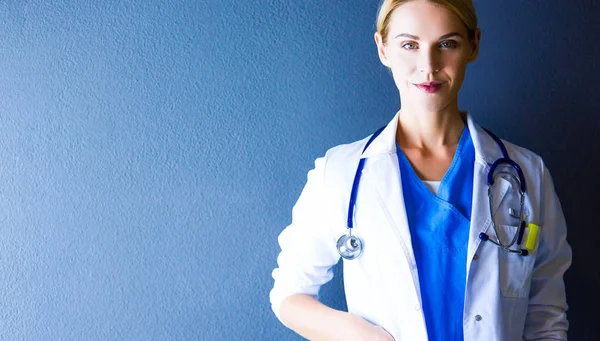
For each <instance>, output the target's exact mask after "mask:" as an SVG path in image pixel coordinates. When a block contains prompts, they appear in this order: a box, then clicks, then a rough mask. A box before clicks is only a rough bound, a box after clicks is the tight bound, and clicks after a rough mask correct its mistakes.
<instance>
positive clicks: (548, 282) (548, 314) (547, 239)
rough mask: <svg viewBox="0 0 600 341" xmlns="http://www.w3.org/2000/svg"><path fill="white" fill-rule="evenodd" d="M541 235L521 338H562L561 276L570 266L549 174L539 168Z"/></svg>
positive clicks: (564, 318) (564, 336)
mask: <svg viewBox="0 0 600 341" xmlns="http://www.w3.org/2000/svg"><path fill="white" fill-rule="evenodd" d="M541 188H542V191H541V208H540V214H541V221H540V223H541V224H540V227H541V236H540V237H541V238H540V239H539V244H538V247H539V249H538V254H537V257H536V261H535V265H534V269H533V276H532V281H531V290H530V294H529V307H528V312H527V318H526V321H525V330H524V333H523V338H524V340H566V339H567V329H568V327H569V322H568V321H567V316H566V310H567V303H566V294H565V284H564V281H563V275H564V273H565V271H566V270H567V269H568V268H569V266H570V265H571V247H570V246H569V244H568V243H567V239H566V237H567V226H566V222H565V218H564V215H563V211H562V208H561V205H560V202H559V200H558V197H557V196H556V193H555V190H554V184H553V182H552V177H551V176H550V173H549V172H548V170H547V169H546V168H545V167H544V168H543V176H542V185H541Z"/></svg>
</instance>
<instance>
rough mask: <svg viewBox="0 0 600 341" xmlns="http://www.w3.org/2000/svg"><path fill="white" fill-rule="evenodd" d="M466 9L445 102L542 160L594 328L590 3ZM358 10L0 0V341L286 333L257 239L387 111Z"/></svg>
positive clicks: (598, 128) (577, 315)
mask: <svg viewBox="0 0 600 341" xmlns="http://www.w3.org/2000/svg"><path fill="white" fill-rule="evenodd" d="M475 2H476V6H477V10H478V14H479V17H480V26H481V27H482V30H483V43H482V48H481V55H480V59H479V60H478V61H477V62H475V63H474V64H473V65H471V66H470V69H469V70H468V75H467V80H466V83H465V86H464V88H463V91H462V93H461V96H460V100H461V107H462V108H463V109H468V110H470V111H471V112H472V113H473V115H474V116H475V117H476V119H477V120H478V121H479V122H480V123H481V124H482V125H484V126H486V127H489V128H491V129H493V130H494V131H495V132H496V133H497V134H499V135H500V136H502V137H504V138H507V139H509V140H511V141H513V142H515V143H518V144H521V145H523V146H525V147H528V148H530V149H533V150H534V151H536V152H538V153H539V154H541V155H542V156H543V157H544V158H545V160H546V162H547V164H548V165H549V167H550V169H551V170H552V172H553V175H554V178H555V182H556V187H557V190H558V193H559V195H560V198H561V200H562V202H563V206H564V209H565V213H566V216H567V220H568V223H569V228H570V231H569V240H570V242H571V243H572V245H573V248H574V261H575V263H574V265H573V267H572V268H571V270H570V271H569V273H568V275H567V285H568V295H569V303H570V306H571V309H570V312H569V316H570V319H571V326H572V327H571V332H570V337H571V338H572V339H577V340H592V339H598V338H600V332H599V330H598V325H597V321H596V316H597V313H596V312H597V310H596V309H595V306H594V305H593V304H594V303H598V302H600V299H599V295H598V293H597V288H598V286H600V272H599V270H598V266H597V265H596V263H595V261H594V260H595V259H597V257H598V256H597V253H596V252H594V251H596V250H597V246H598V245H600V244H599V243H600V238H599V232H598V218H597V212H598V210H597V208H596V207H597V204H598V197H597V193H598V191H599V190H600V180H599V179H598V175H597V173H598V172H597V169H598V168H597V167H598V164H599V163H600V162H599V161H600V156H599V155H598V151H599V150H600V148H599V144H600V143H599V142H600V139H599V136H598V134H599V133H600V115H599V111H600V104H599V103H600V102H599V100H598V98H599V94H598V91H599V90H598V89H599V87H598V81H599V80H600V66H599V62H598V59H599V58H600V43H598V37H597V35H598V33H599V32H600V24H599V22H600V21H599V20H598V17H599V15H600V3H598V2H597V1H587V2H586V1H559V0H551V1H547V0H546V1H541V0H532V1H520V0H519V1H517V0H511V1H482V0H479V1H477V0H476V1H475ZM378 3H379V1H376V0H373V1H364V0H344V1H317V0H306V1H288V0H280V1H276V0H253V1H216V0H200V1H198V0H196V1H173V0H169V1H166V0H157V1H141V0H135V1H125V2H123V1H113V0H97V1H41V0H23V1H2V2H0V33H1V37H0V339H2V340H44V339H45V340H59V339H60V340H184V339H195V340H292V339H297V338H296V337H295V336H293V335H292V333H291V332H289V331H287V330H286V329H285V328H284V327H283V326H281V325H280V324H279V323H278V322H277V321H276V319H275V317H274V316H273V314H272V313H271V311H270V305H269V302H268V292H269V289H270V287H271V285H272V279H271V277H270V273H271V270H272V268H273V267H274V266H275V259H276V256H277V253H278V251H279V247H278V245H277V243H276V237H277V235H278V234H279V232H280V231H281V230H282V229H283V228H284V226H285V225H287V224H288V223H289V221H290V215H291V214H290V213H291V207H292V206H293V204H294V202H295V200H296V198H297V196H298V195H299V193H300V190H301V188H302V186H303V184H304V181H305V179H306V172H307V171H308V170H309V169H310V168H311V167H312V162H313V160H314V158H316V157H318V156H320V155H322V154H323V153H324V152H325V150H326V149H327V148H330V147H332V146H334V145H336V144H340V143H344V142H349V141H353V140H356V139H359V138H362V137H364V136H366V135H368V134H370V133H371V132H372V131H374V130H375V129H376V128H378V127H380V126H381V125H383V124H384V123H386V122H387V121H388V120H389V119H390V118H391V117H392V116H393V115H394V113H395V111H396V110H397V108H398V95H397V92H396V89H395V86H394V85H393V82H392V79H391V77H390V76H389V74H388V72H387V71H386V70H385V68H384V67H382V66H381V65H380V64H379V61H378V59H377V55H376V51H375V47H374V44H373V41H372V40H373V39H372V34H373V31H374V20H375V15H376V8H377V5H378ZM340 286H341V284H340V281H339V277H338V278H337V279H336V280H334V282H333V283H331V284H330V285H328V286H327V287H326V288H325V289H324V296H325V299H326V301H327V302H328V303H330V304H333V305H335V306H336V307H343V306H344V303H343V295H342V294H341V293H340V292H339V291H340Z"/></svg>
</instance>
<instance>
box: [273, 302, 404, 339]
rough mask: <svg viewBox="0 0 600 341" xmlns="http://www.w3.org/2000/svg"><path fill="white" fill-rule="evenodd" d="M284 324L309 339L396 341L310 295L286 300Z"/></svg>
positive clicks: (382, 330) (362, 321)
mask: <svg viewBox="0 0 600 341" xmlns="http://www.w3.org/2000/svg"><path fill="white" fill-rule="evenodd" d="M279 315H280V318H281V321H282V322H283V323H284V324H285V325H286V326H287V327H288V328H290V329H292V330H293V331H295V332H296V333H298V334H300V335H301V336H303V337H305V338H307V339H309V340H332V341H333V340H344V341H352V340H357V341H359V340H360V341H362V340H364V341H367V340H368V341H393V340H394V338H393V337H392V336H391V335H390V334H389V333H388V332H386V331H385V329H383V328H381V327H378V326H375V325H373V324H371V323H369V322H367V321H365V320H364V319H362V318H360V317H358V316H356V315H352V314H350V313H347V312H343V311H339V310H335V309H332V308H329V307H327V306H326V305H324V304H323V303H321V302H319V301H318V300H317V299H316V298H314V297H312V296H310V295H304V294H295V295H292V296H290V297H288V298H286V299H285V300H284V301H283V302H282V303H281V307H280V309H279Z"/></svg>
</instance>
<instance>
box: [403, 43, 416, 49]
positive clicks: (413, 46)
mask: <svg viewBox="0 0 600 341" xmlns="http://www.w3.org/2000/svg"><path fill="white" fill-rule="evenodd" d="M402 48H403V49H407V50H414V49H416V48H417V44H415V43H404V44H402Z"/></svg>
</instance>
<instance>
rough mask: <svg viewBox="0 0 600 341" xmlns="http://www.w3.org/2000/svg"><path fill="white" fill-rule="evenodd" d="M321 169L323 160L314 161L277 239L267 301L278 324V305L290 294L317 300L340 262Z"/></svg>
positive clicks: (323, 168) (323, 174)
mask: <svg viewBox="0 0 600 341" xmlns="http://www.w3.org/2000/svg"><path fill="white" fill-rule="evenodd" d="M325 169H326V158H319V159H317V160H316V161H315V168H314V169H313V170H311V171H310V172H309V173H308V180H307V183H306V185H305V187H304V189H303V190H302V194H301V195H300V198H299V199H298V201H297V202H296V205H295V206H294V208H293V209H292V223H291V224H290V225H289V226H287V227H286V228H285V229H284V230H283V232H281V234H280V235H279V245H280V247H281V252H280V253H279V256H278V258H277V264H278V267H277V268H276V269H275V270H273V274H272V275H273V279H274V280H275V283H274V286H273V289H272V290H271V293H270V300H271V307H272V309H273V312H274V313H275V315H276V316H277V318H279V319H280V320H281V318H280V316H279V308H280V305H281V302H282V301H283V300H284V299H286V298H287V297H289V296H291V295H293V294H308V295H312V296H314V297H318V293H319V289H320V287H321V285H323V284H325V283H327V282H328V281H330V280H331V279H332V278H333V272H332V269H331V268H332V267H333V266H334V265H335V264H336V263H337V262H338V260H339V258H340V256H339V254H338V253H337V249H336V238H335V236H334V234H333V231H332V228H331V224H330V220H331V218H330V216H331V215H332V214H333V212H331V209H330V206H331V202H330V200H329V194H328V191H327V190H326V188H325V183H326V182H325V179H324V178H325ZM338 237H339V236H338Z"/></svg>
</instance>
